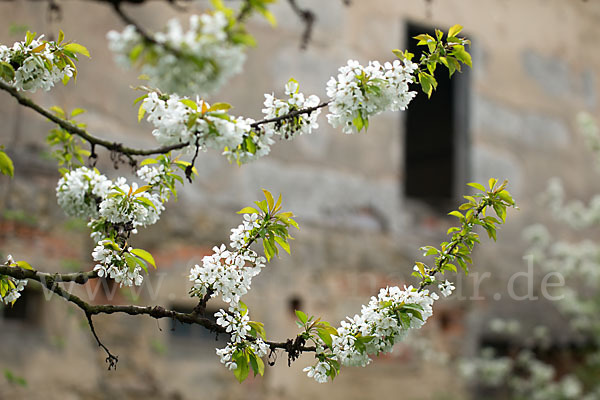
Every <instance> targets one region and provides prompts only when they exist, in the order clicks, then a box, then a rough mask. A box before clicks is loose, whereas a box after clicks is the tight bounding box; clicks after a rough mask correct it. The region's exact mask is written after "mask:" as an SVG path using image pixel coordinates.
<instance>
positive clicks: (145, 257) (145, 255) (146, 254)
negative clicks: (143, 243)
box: [130, 249, 156, 268]
mask: <svg viewBox="0 0 600 400" xmlns="http://www.w3.org/2000/svg"><path fill="white" fill-rule="evenodd" d="M130 253H131V254H133V255H136V256H138V257H139V258H141V259H142V260H144V261H146V262H147V263H149V264H150V265H152V266H153V267H154V268H156V262H154V257H152V254H150V253H149V252H147V251H146V250H143V249H132V250H131V251H130Z"/></svg>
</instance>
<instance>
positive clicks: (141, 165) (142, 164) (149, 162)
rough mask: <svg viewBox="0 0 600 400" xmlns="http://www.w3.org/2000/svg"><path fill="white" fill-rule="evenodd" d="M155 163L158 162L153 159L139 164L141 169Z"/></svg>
mask: <svg viewBox="0 0 600 400" xmlns="http://www.w3.org/2000/svg"><path fill="white" fill-rule="evenodd" d="M156 163H158V161H156V160H155V159H154V158H146V159H145V160H144V161H142V162H141V163H140V167H143V166H144V165H148V164H156Z"/></svg>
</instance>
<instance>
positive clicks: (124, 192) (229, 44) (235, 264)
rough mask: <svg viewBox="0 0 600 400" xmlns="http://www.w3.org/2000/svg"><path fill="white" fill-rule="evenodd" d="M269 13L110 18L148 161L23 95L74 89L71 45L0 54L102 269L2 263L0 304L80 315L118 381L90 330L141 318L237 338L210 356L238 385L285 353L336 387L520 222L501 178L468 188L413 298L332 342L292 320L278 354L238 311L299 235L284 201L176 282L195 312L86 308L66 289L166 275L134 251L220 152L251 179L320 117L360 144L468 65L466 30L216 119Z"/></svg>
mask: <svg viewBox="0 0 600 400" xmlns="http://www.w3.org/2000/svg"><path fill="white" fill-rule="evenodd" d="M273 1H274V0H246V1H244V2H242V4H241V5H240V7H239V8H238V9H233V8H230V7H227V6H225V4H224V3H223V2H222V1H221V0H213V1H212V5H213V9H211V10H209V11H207V12H205V13H204V14H201V15H193V16H191V17H190V18H189V21H188V23H187V28H184V26H182V24H181V23H180V22H179V21H178V20H171V21H169V22H168V23H167V25H166V28H165V29H164V30H163V31H161V32H156V33H150V32H148V31H146V30H145V29H144V28H142V27H141V26H139V25H138V24H136V23H135V22H134V21H133V20H132V19H131V18H130V17H129V16H128V15H126V14H125V13H124V12H123V10H122V9H121V3H120V2H118V1H117V2H110V3H111V4H112V6H113V8H114V11H115V12H116V13H117V14H118V15H119V16H120V17H121V18H122V19H123V20H124V21H125V22H127V23H128V26H127V27H126V28H125V29H124V30H123V31H121V32H117V31H111V32H109V33H108V35H107V40H108V46H109V48H110V49H111V50H112V52H113V53H114V57H115V60H116V61H117V63H118V64H120V65H121V66H123V67H124V68H136V69H138V70H139V71H140V73H141V75H140V77H139V78H140V79H141V80H142V81H143V83H142V84H141V85H139V86H138V87H137V90H139V91H140V97H139V98H138V99H137V100H136V103H137V104H138V105H139V108H138V110H139V111H138V119H139V120H142V119H146V120H147V121H148V122H149V123H150V124H152V125H153V127H154V129H153V130H152V132H151V133H152V135H153V136H154V138H155V139H156V141H157V142H158V145H157V147H154V148H150V149H145V148H134V147H129V146H126V145H123V144H121V143H116V142H112V141H109V140H106V139H103V138H101V137H99V136H96V135H94V134H93V133H92V132H89V131H88V130H87V129H86V127H85V125H83V124H82V123H80V122H78V121H77V119H76V118H77V116H78V115H79V114H81V112H82V111H83V110H81V109H75V110H73V111H72V112H70V113H67V112H66V111H64V110H63V109H62V108H60V107H58V106H55V107H52V108H50V109H46V108H43V107H41V106H40V105H38V104H36V103H35V102H33V101H32V100H31V99H30V98H28V97H27V96H26V92H32V93H33V92H36V91H39V90H44V91H48V90H51V89H52V88H53V87H54V85H56V84H59V83H61V82H62V84H65V85H67V84H68V83H69V82H70V81H71V80H74V79H76V77H77V74H78V73H79V72H80V71H79V70H78V69H77V61H78V59H79V58H80V57H89V56H90V54H89V52H88V50H87V49H86V48H85V47H84V46H83V45H81V44H78V43H76V42H73V41H71V40H69V39H67V38H65V37H64V34H63V33H62V31H60V33H59V34H58V37H57V40H46V39H45V36H44V35H38V34H36V33H32V32H27V35H26V37H25V39H24V41H20V42H17V43H14V44H12V45H0V89H1V90H2V91H4V92H5V93H6V94H8V95H10V96H12V97H13V98H14V99H15V100H16V101H17V102H19V103H20V104H21V105H23V106H24V107H26V108H29V109H31V110H33V111H34V112H36V113H38V114H40V115H42V116H44V117H46V118H47V119H48V120H49V121H50V122H51V123H52V124H54V127H53V128H52V130H51V131H50V133H49V135H48V137H47V141H48V143H49V144H50V145H51V146H52V147H53V149H54V152H53V155H54V156H55V158H56V160H57V162H58V167H59V171H60V173H61V178H60V179H59V181H58V184H57V187H56V196H57V202H58V205H59V206H60V207H61V208H62V209H63V211H64V212H65V214H66V215H68V216H71V217H75V218H81V219H83V220H85V221H87V226H88V228H89V230H90V237H91V240H93V242H94V243H95V247H94V249H93V252H92V254H91V257H92V259H93V261H94V264H95V266H94V267H93V269H92V270H91V271H83V272H78V273H66V274H61V273H48V272H42V271H41V270H38V269H37V268H35V266H31V265H30V264H29V263H28V262H27V260H14V259H13V257H11V256H8V259H7V260H6V262H5V263H4V264H3V265H2V266H0V301H2V302H3V303H4V304H5V305H8V306H10V305H12V304H14V303H15V302H16V301H18V300H19V297H20V296H21V293H22V291H23V289H24V288H25V286H26V285H27V283H28V282H29V281H37V282H39V283H40V284H41V285H43V287H45V288H46V289H48V290H49V291H51V292H53V293H54V294H55V295H56V296H58V297H62V298H63V299H65V300H67V301H68V302H70V303H72V304H73V305H74V306H75V307H78V308H79V309H80V310H81V311H82V312H83V313H84V314H85V316H86V319H87V322H88V324H89V328H90V331H91V334H92V335H93V336H94V338H95V340H96V341H97V344H98V345H99V346H100V347H101V348H102V349H103V350H104V351H105V353H106V362H107V363H108V368H109V369H113V368H116V366H117V362H118V357H117V356H116V355H114V354H112V353H111V351H110V350H109V349H108V347H106V346H105V345H104V344H103V343H102V341H101V340H100V338H99V335H98V333H97V332H96V329H95V328H94V324H93V318H94V316H96V315H99V314H114V313H125V314H129V315H142V314H143V315H147V316H149V317H152V318H156V319H160V318H171V319H173V320H177V321H180V322H182V323H186V324H197V325H201V326H203V327H204V328H206V329H207V330H209V331H212V332H215V333H218V334H225V335H227V336H228V338H229V340H228V343H227V345H226V346H225V347H223V348H218V349H216V354H217V355H218V356H219V358H220V361H221V362H222V363H223V364H224V365H225V367H226V368H228V369H230V370H231V371H232V372H233V373H234V374H235V376H236V378H237V379H238V380H239V381H243V380H244V379H246V377H247V376H248V375H249V373H250V371H251V370H252V371H253V373H254V375H256V374H260V375H262V374H263V372H264V368H265V365H264V361H263V360H264V359H265V357H267V356H268V355H269V354H270V353H273V352H276V351H283V352H285V353H286V354H287V357H288V360H289V362H291V361H294V360H295V359H297V358H298V357H299V356H300V355H301V354H302V353H312V354H313V356H314V359H315V361H314V364H313V365H312V366H309V367H307V368H305V372H306V373H307V375H308V376H309V377H311V378H314V379H315V380H316V381H318V382H327V381H329V380H333V379H334V378H335V377H336V376H337V375H338V374H339V373H340V370H341V368H342V366H362V367H365V366H366V365H368V364H369V363H370V362H371V357H373V356H377V355H379V354H382V353H387V352H390V351H392V348H393V346H394V344H395V343H397V342H399V341H400V340H402V338H403V337H404V336H405V335H406V334H407V333H408V332H409V331H410V330H413V329H419V328H420V327H421V326H422V325H423V324H424V323H426V321H427V319H428V318H429V317H430V316H431V315H432V314H433V307H434V303H435V301H436V300H438V298H439V295H438V294H437V293H438V292H439V293H441V294H442V295H443V296H448V295H450V294H451V293H452V290H453V289H454V285H453V283H452V281H451V280H449V279H448V277H447V275H446V274H449V273H456V272H457V270H458V268H461V269H462V270H464V272H465V273H466V272H468V270H469V268H470V264H471V263H472V260H471V257H470V254H471V252H472V250H473V248H474V246H475V245H476V244H477V243H479V235H478V234H477V233H476V232H475V228H476V227H477V226H481V227H482V228H483V229H484V230H485V231H486V232H487V234H488V235H489V237H490V238H492V239H494V240H495V238H496V228H497V226H498V225H499V224H502V223H504V222H505V221H506V214H507V208H509V207H514V206H515V202H514V200H513V199H512V197H511V195H510V193H509V192H508V190H507V189H506V187H507V182H499V181H497V180H496V179H493V178H492V179H490V180H489V182H487V183H486V185H485V186H484V185H482V184H479V183H471V184H469V185H470V186H471V187H472V190H473V191H474V194H472V195H466V196H464V197H465V200H466V202H465V203H464V204H462V205H460V206H459V207H458V210H456V211H452V212H450V215H453V216H455V217H457V219H458V226H456V227H453V228H451V229H449V230H448V235H449V238H448V240H447V241H446V242H443V243H441V244H440V245H439V246H424V247H422V248H421V250H422V251H423V253H424V256H425V257H430V258H431V261H429V262H427V263H425V262H416V263H415V264H414V267H413V269H414V272H413V276H414V278H415V283H414V284H413V285H411V286H404V287H397V286H392V287H386V288H382V289H381V290H380V291H379V293H378V294H376V295H374V296H373V297H372V298H371V299H370V301H369V302H368V303H367V304H366V305H363V306H362V309H361V310H360V311H359V312H358V313H357V314H356V315H354V316H352V317H348V318H346V319H345V320H343V321H341V322H340V323H339V324H337V326H336V325H334V324H330V323H329V322H326V321H324V320H322V319H320V318H318V317H316V316H309V315H307V314H306V313H304V312H303V311H301V310H296V315H297V318H298V320H297V324H298V327H299V331H298V334H297V336H296V337H295V338H290V339H286V340H283V341H274V340H272V339H270V338H269V337H268V335H267V327H265V326H264V325H263V324H262V323H261V322H259V321H253V320H251V318H250V310H249V309H248V307H247V306H246V304H245V303H244V301H243V298H244V295H246V294H247V293H248V292H249V291H250V289H251V285H252V280H253V278H254V277H256V276H257V275H258V274H260V273H261V272H262V271H263V269H265V268H266V266H267V264H268V263H270V262H271V261H272V260H273V259H274V257H275V256H277V255H279V253H280V252H281V251H284V252H287V253H289V252H290V251H291V250H292V249H291V246H290V241H289V240H290V238H291V233H290V231H293V230H295V229H299V226H298V224H297V222H296V221H295V219H294V218H295V216H294V214H293V213H292V212H290V211H284V210H285V207H284V204H283V200H282V196H281V195H279V196H277V195H275V196H274V195H273V194H272V193H271V192H270V191H268V190H266V189H263V193H264V199H260V200H258V201H256V202H255V203H254V204H252V205H249V206H248V207H245V208H243V209H242V210H240V211H239V214H240V215H241V221H240V225H239V226H238V227H236V228H233V229H232V230H231V235H230V238H229V242H228V243H223V244H219V245H216V246H215V247H214V248H213V252H212V254H211V255H208V256H205V257H204V258H203V259H202V262H201V264H197V265H195V266H193V267H192V268H191V270H190V272H189V280H188V281H187V282H185V281H184V282H181V290H182V291H189V294H190V296H191V297H193V298H195V299H196V300H197V305H196V307H195V308H194V309H193V311H192V312H189V313H183V312H177V311H174V310H169V309H166V308H164V307H162V306H147V307H142V306H136V305H112V304H92V303H90V302H89V301H87V300H85V299H83V298H81V297H78V296H77V295H75V294H74V293H71V292H69V291H68V290H67V289H66V288H65V287H64V286H61V284H63V283H65V282H71V283H73V282H74V283H76V284H85V283H86V282H88V281H89V280H93V279H99V278H108V279H112V280H114V281H115V282H116V283H117V284H119V285H120V286H139V285H141V284H142V283H143V281H144V279H145V278H144V277H145V274H147V273H148V269H149V268H157V265H156V262H155V260H154V257H153V256H152V254H151V253H150V252H148V251H147V250H144V249H141V248H136V247H135V244H134V243H135V235H136V234H137V233H138V231H139V230H140V229H143V228H145V227H148V226H150V225H153V224H155V223H156V222H157V221H158V220H159V219H160V217H161V215H162V212H163V211H164V209H165V207H166V205H167V203H168V202H171V203H173V202H174V201H175V200H176V199H177V193H178V190H181V187H182V186H183V185H185V184H192V183H193V180H194V176H195V175H196V170H195V163H196V160H197V159H198V157H201V154H202V153H203V152H205V151H218V152H220V153H221V154H222V155H223V156H224V157H226V158H227V160H229V161H230V162H231V163H232V164H237V165H239V166H240V167H242V168H243V164H246V163H249V162H252V161H254V160H256V159H259V158H261V157H265V156H268V154H269V152H270V149H271V146H272V145H274V144H275V143H276V142H277V141H284V142H287V141H291V140H293V139H294V138H296V137H298V136H300V135H305V134H311V133H313V131H316V130H318V128H319V124H320V123H322V122H320V120H319V117H320V114H321V112H323V111H325V110H326V116H325V117H326V121H327V123H329V124H330V125H332V126H333V127H334V128H339V130H341V131H342V132H343V133H346V134H356V133H359V132H366V131H367V130H368V128H369V124H370V123H371V121H372V120H375V119H376V118H374V117H376V116H377V115H378V114H380V113H382V112H385V111H400V110H404V109H406V108H407V107H409V106H410V102H411V100H412V99H413V98H414V97H415V96H416V94H417V90H422V91H423V92H424V93H426V94H427V95H428V96H431V95H433V92H434V91H435V88H436V86H437V80H436V78H435V76H436V73H437V72H439V70H440V69H444V70H445V71H444V72H443V73H449V74H450V76H452V75H453V74H454V73H455V72H460V71H461V69H462V68H463V67H464V65H467V66H470V65H471V57H470V55H469V53H468V51H467V47H468V45H469V41H468V40H467V39H465V38H463V37H460V36H459V34H460V32H461V29H462V28H461V27H460V26H459V25H455V26H453V27H452V28H450V30H449V31H448V32H443V31H440V30H436V31H435V35H429V34H422V35H418V36H416V37H415V40H417V41H418V44H419V45H420V46H423V49H424V51H423V53H422V55H421V56H420V58H418V59H417V58H415V56H414V55H413V54H411V53H409V52H407V51H401V50H393V53H394V54H395V56H396V60H394V61H393V62H384V63H380V62H378V61H371V62H369V63H368V64H367V65H361V64H360V63H359V62H357V61H353V60H349V61H348V62H347V64H346V65H343V66H341V67H340V68H339V70H338V71H337V74H336V75H335V76H333V77H331V78H329V80H327V81H326V83H325V85H326V93H327V99H325V100H322V99H319V98H318V97H317V96H315V95H313V94H305V93H303V92H302V91H301V87H300V84H299V82H297V81H296V80H294V79H290V80H289V81H288V82H283V83H282V87H283V89H284V95H283V96H282V98H279V97H277V96H275V94H274V93H267V94H265V95H264V105H263V107H264V108H263V109H262V112H263V115H264V117H263V119H261V120H254V119H251V118H247V117H245V116H240V115H234V114H232V113H231V112H230V111H231V109H232V106H231V105H230V104H227V103H224V102H213V103H212V104H209V103H207V102H206V101H205V100H204V99H205V98H206V97H207V96H208V95H211V94H214V93H217V92H218V90H219V88H221V87H222V86H223V84H225V83H226V82H227V81H228V80H229V79H230V78H232V77H233V76H235V75H236V74H239V73H241V72H242V69H243V65H244V61H245V58H246V53H247V52H248V51H249V49H250V48H251V47H252V46H253V45H254V44H255V43H254V38H253V37H252V35H251V34H250V33H249V32H248V31H247V30H246V26H245V22H246V20H247V18H248V17H249V16H251V15H253V14H260V15H262V16H264V18H266V19H267V20H268V21H270V22H271V23H273V24H274V23H275V18H274V17H273V15H272V14H271V12H270V11H269V9H268V6H269V5H270V3H272V2H273ZM289 3H290V5H291V6H292V8H293V9H294V10H295V11H296V12H297V13H298V14H299V15H300V16H301V17H302V18H303V20H304V21H305V22H306V27H307V28H306V31H305V33H304V36H303V45H306V44H307V43H308V40H309V38H310V29H311V26H312V21H313V19H314V15H313V14H312V13H311V12H309V11H307V10H302V9H300V8H299V7H298V6H297V5H296V3H295V1H292V0H290V1H289ZM81 73H85V71H81ZM323 78H324V79H326V78H325V77H323ZM275 89H278V88H275ZM100 147H103V148H106V149H108V150H110V151H111V154H113V155H117V156H118V158H120V159H121V160H124V161H125V162H127V163H129V164H130V165H132V166H133V167H135V168H136V176H137V179H136V180H135V181H133V180H128V179H127V178H125V177H118V178H116V179H114V180H111V179H109V178H107V177H106V176H105V175H104V174H103V173H102V172H101V171H99V170H98V169H97V168H96V167H95V165H96V159H97V158H98V154H97V153H96V149H98V148H100ZM4 150H6V151H4ZM10 150H11V149H4V148H2V149H0V170H1V171H2V173H3V174H5V175H8V176H11V177H12V176H13V172H14V167H13V164H12V161H11V159H10V158H9V156H8V154H10ZM7 152H8V154H7ZM492 214H495V215H496V216H492ZM213 298H220V299H221V300H222V301H223V302H224V303H225V304H227V307H226V308H224V309H220V310H219V311H217V312H216V313H215V314H214V317H215V318H216V322H213V320H212V319H210V318H208V317H207V315H206V306H207V303H208V302H209V301H211V299H213Z"/></svg>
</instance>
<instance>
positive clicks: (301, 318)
mask: <svg viewBox="0 0 600 400" xmlns="http://www.w3.org/2000/svg"><path fill="white" fill-rule="evenodd" d="M295 312H296V316H297V317H298V320H299V321H300V322H302V324H304V325H306V322H307V321H308V316H307V315H306V314H305V313H303V312H302V311H300V310H295Z"/></svg>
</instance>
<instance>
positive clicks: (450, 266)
mask: <svg viewBox="0 0 600 400" xmlns="http://www.w3.org/2000/svg"><path fill="white" fill-rule="evenodd" d="M444 269H445V270H448V271H452V272H456V265H454V264H450V263H446V264H445V265H444Z"/></svg>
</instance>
